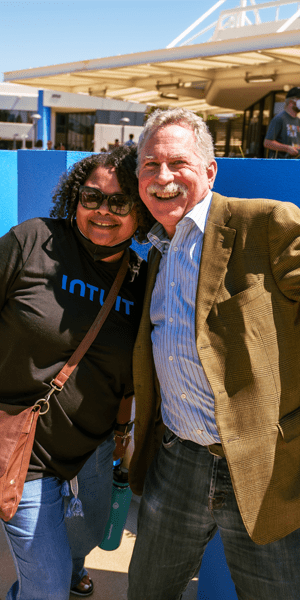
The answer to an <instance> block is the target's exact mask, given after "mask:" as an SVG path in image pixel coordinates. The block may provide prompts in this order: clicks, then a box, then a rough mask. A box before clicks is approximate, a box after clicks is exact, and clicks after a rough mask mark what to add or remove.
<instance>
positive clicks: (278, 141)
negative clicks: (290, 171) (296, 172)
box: [264, 87, 300, 158]
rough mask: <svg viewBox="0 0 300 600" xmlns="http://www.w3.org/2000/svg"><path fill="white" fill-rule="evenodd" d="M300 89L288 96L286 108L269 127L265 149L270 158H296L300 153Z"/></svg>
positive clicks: (293, 90) (294, 90)
mask: <svg viewBox="0 0 300 600" xmlns="http://www.w3.org/2000/svg"><path fill="white" fill-rule="evenodd" d="M299 111H300V88H298V87H293V88H292V89H291V90H290V91H289V92H288V93H287V95H286V98H285V107H284V110H283V111H282V112H280V113H279V114H278V115H276V117H274V118H273V119H272V121H271V123H270V125H269V128H268V131H267V135H266V137H265V139H264V147H265V148H268V149H269V154H268V158H295V157H297V156H298V154H299V151H300V119H298V117H297V114H298V112H299Z"/></svg>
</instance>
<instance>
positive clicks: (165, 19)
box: [0, 0, 295, 81]
mask: <svg viewBox="0 0 300 600" xmlns="http://www.w3.org/2000/svg"><path fill="white" fill-rule="evenodd" d="M262 2H264V0H256V4H260V3H262ZM216 3H217V0H73V1H72V0H28V1H27V2H25V1H20V2H17V1H14V0H8V1H6V0H0V81H2V79H3V77H2V73H3V72H4V71H14V70H17V69H29V68H30V67H42V66H47V65H53V64H58V63H65V62H75V61H78V60H89V59H93V58H101V57H104V56H115V55H117V54H129V53H132V52H134V53H135V52H144V51H147V50H155V49H161V48H165V47H166V46H167V45H168V44H169V43H170V42H171V41H172V40H173V39H175V38H176V37H177V36H178V35H180V33H182V32H183V31H184V30H185V29H186V28H188V27H189V26H190V25H191V24H192V23H193V22H194V21H196V19H198V18H200V17H201V16H202V15H203V14H204V13H206V12H207V11H208V10H209V9H210V8H212V7H213V6H214V5H215V4H216ZM239 5H240V0H226V1H224V3H223V5H222V6H220V7H219V8H218V9H217V10H216V11H215V12H214V13H213V14H211V15H210V16H209V17H208V18H206V19H205V21H204V22H203V24H201V25H199V27H198V29H196V30H195V32H197V31H200V29H202V28H204V27H206V26H208V25H209V24H210V23H212V22H213V21H215V20H216V19H217V17H218V16H219V14H220V12H221V11H222V10H225V9H230V8H234V7H237V6H239ZM248 5H250V0H248ZM272 10H273V14H271V15H270V18H271V19H272V18H274V9H272ZM282 10H284V9H281V11H282ZM286 10H290V11H292V12H291V14H292V13H293V12H294V10H295V6H294V7H290V8H289V7H286ZM268 11H271V9H267V10H265V11H263V14H264V15H265V14H266V13H267V12H268ZM280 15H282V17H283V16H284V15H283V13H282V12H281V13H280ZM286 16H290V15H289V14H287V15H286ZM282 17H281V18H282ZM263 20H265V16H263ZM195 32H192V33H191V34H190V36H191V35H193V34H194V33H195ZM211 33H212V31H210V32H208V33H207V34H205V35H204V36H202V37H201V38H200V39H199V41H203V42H204V41H207V39H209V37H210V35H211Z"/></svg>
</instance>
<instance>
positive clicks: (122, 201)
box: [108, 194, 133, 217]
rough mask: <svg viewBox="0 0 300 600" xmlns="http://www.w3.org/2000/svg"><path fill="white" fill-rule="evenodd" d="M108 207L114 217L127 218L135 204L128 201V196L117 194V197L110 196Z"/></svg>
mask: <svg viewBox="0 0 300 600" xmlns="http://www.w3.org/2000/svg"><path fill="white" fill-rule="evenodd" d="M108 205H109V210H110V211H111V212H112V213H113V214H114V215H121V216H122V217H126V215H129V213H130V211H131V210H132V207H133V202H132V200H129V199H127V198H126V196H123V195H121V194H116V195H115V196H110V198H109V202H108Z"/></svg>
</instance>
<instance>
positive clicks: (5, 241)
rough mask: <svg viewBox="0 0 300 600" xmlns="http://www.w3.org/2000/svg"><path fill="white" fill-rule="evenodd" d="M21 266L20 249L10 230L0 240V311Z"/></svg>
mask: <svg viewBox="0 0 300 600" xmlns="http://www.w3.org/2000/svg"><path fill="white" fill-rule="evenodd" d="M22 266H23V260H22V249H21V247H20V244H19V242H18V240H17V238H16V236H15V233H14V231H13V229H11V230H10V231H9V232H8V233H6V234H5V235H3V236H2V237H1V238H0V310H2V308H3V306H4V304H5V301H6V298H7V296H8V294H9V289H10V286H11V285H12V284H13V282H14V280H15V278H16V277H17V275H18V273H19V272H20V270H21V269H22Z"/></svg>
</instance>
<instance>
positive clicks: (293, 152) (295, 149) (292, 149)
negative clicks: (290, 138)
mask: <svg viewBox="0 0 300 600" xmlns="http://www.w3.org/2000/svg"><path fill="white" fill-rule="evenodd" d="M287 152H288V153H289V154H290V155H291V156H298V154H299V152H300V146H287Z"/></svg>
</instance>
